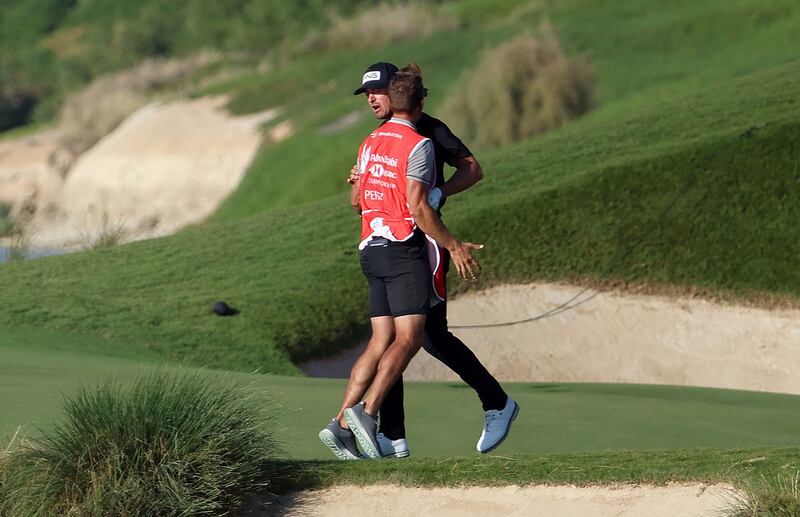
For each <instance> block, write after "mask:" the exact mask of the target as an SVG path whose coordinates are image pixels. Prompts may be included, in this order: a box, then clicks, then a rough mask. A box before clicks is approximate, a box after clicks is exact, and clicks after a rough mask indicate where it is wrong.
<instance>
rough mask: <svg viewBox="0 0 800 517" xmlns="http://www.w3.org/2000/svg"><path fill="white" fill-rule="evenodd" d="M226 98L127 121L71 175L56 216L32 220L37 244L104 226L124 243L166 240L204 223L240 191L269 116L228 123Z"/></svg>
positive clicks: (152, 110) (146, 112) (178, 104)
mask: <svg viewBox="0 0 800 517" xmlns="http://www.w3.org/2000/svg"><path fill="white" fill-rule="evenodd" d="M225 103H226V98H225V97H205V98H201V99H195V100H182V101H174V102H170V103H167V104H150V105H148V106H145V107H143V108H141V109H139V110H138V111H136V112H135V113H134V114H133V115H131V116H130V117H129V118H128V119H126V120H125V122H123V123H122V124H121V125H120V126H119V127H118V128H117V129H115V130H114V131H113V132H112V133H111V134H109V135H107V136H106V137H105V138H103V139H102V140H101V141H100V142H98V143H97V144H96V145H95V146H94V147H92V148H91V149H90V150H89V151H87V152H86V153H84V154H83V155H82V156H81V157H80V158H79V159H78V161H77V162H76V163H75V165H74V167H73V168H72V169H71V170H70V172H69V174H68V176H67V178H66V180H65V181H64V183H63V185H62V188H61V189H60V191H58V192H56V193H55V194H54V195H55V196H56V199H55V200H54V204H56V205H57V206H58V213H57V214H56V215H55V216H54V217H51V216H48V217H46V218H43V219H38V220H37V221H36V223H37V228H36V229H37V240H39V241H41V242H44V243H48V244H62V243H65V242H66V243H70V241H75V240H81V239H85V237H86V234H91V233H92V232H93V231H97V230H98V229H99V228H100V227H101V226H102V225H103V224H109V225H112V226H120V225H122V226H124V227H125V233H126V237H127V239H126V240H129V239H138V238H149V237H157V236H162V235H167V234H170V233H173V232H175V231H177V230H178V229H180V228H182V227H184V226H187V225H190V224H194V223H197V222H200V221H202V220H203V219H205V218H206V217H207V216H208V215H210V214H211V213H212V212H213V211H214V210H215V209H216V208H217V206H218V205H219V203H220V202H221V201H222V200H223V199H225V197H226V196H227V195H228V194H229V193H230V192H231V191H232V190H233V189H235V188H236V186H237V185H238V184H239V182H240V180H241V178H242V176H243V174H244V172H245V170H246V169H247V166H248V165H249V164H250V161H251V160H252V159H253V157H254V155H255V153H256V151H257V150H258V147H259V145H260V144H261V134H260V131H259V126H260V125H261V124H262V123H264V122H266V121H268V120H270V119H271V118H273V117H274V116H275V114H276V112H275V111H274V110H272V111H268V112H263V113H258V114H255V115H249V116H246V117H233V116H231V115H230V114H229V113H227V111H225V109H224V105H225Z"/></svg>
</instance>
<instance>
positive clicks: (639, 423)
mask: <svg viewBox="0 0 800 517" xmlns="http://www.w3.org/2000/svg"><path fill="white" fill-rule="evenodd" d="M39 335H40V337H41V339H44V340H48V341H49V342H50V343H53V342H62V343H64V344H66V345H68V344H70V343H69V339H72V338H67V341H66V342H65V341H64V340H59V339H58V338H57V337H56V336H54V335H53V334H52V333H47V332H45V333H41V334H39ZM27 345H28V346H26V344H25V343H24V342H21V341H19V340H16V339H8V338H6V337H3V338H1V339H0V354H2V357H3V362H2V367H0V373H1V374H2V379H3V384H2V388H3V389H2V393H3V396H2V398H0V437H9V436H11V435H12V434H13V433H14V432H16V430H17V428H18V427H19V426H22V427H21V430H20V432H21V435H23V436H25V435H35V434H37V432H38V431H37V428H42V429H47V428H48V427H50V426H52V425H53V424H54V422H57V421H58V420H59V418H60V415H61V407H60V406H61V399H62V396H63V395H72V394H74V393H75V392H76V390H77V389H78V388H79V387H80V386H88V387H90V386H94V385H97V384H100V383H102V382H103V381H105V380H107V379H109V378H113V379H115V380H117V381H119V382H121V383H122V384H126V383H129V382H131V381H133V380H134V379H135V377H136V376H137V375H138V374H140V373H141V372H142V371H143V370H147V369H152V368H154V366H153V363H149V362H140V361H133V360H129V359H119V358H112V357H102V356H100V355H99V354H91V355H89V354H80V353H75V352H74V351H70V350H66V349H59V348H56V347H50V349H49V350H48V351H47V352H46V353H43V352H41V351H39V350H31V347H30V346H29V344H27ZM162 368H164V369H166V370H167V371H168V372H169V371H171V372H175V374H179V373H180V372H187V371H188V372H194V371H195V370H194V369H178V368H175V367H171V366H168V365H165V366H163V367H162ZM196 371H197V372H199V374H200V375H202V376H207V377H208V378H209V379H211V378H220V377H222V378H228V379H230V380H231V381H232V382H234V381H235V382H239V383H243V384H246V385H248V386H250V388H251V389H252V390H254V391H255V392H257V393H259V394H262V395H263V397H264V403H265V404H268V405H269V407H278V408H279V409H278V411H277V414H276V425H277V429H278V431H279V433H278V438H279V440H280V441H281V442H283V449H284V451H285V453H286V457H287V458H291V459H294V460H311V459H314V460H325V459H331V458H332V455H331V454H330V452H329V451H327V449H325V448H324V447H323V446H322V445H321V444H320V443H319V440H318V438H317V432H318V431H319V430H320V429H321V428H322V426H324V425H325V424H326V423H327V421H328V420H329V419H330V418H331V417H332V416H333V415H334V414H335V413H336V411H337V410H338V407H339V404H340V402H341V395H342V392H343V389H344V381H343V380H332V379H312V378H305V377H285V376H272V375H250V374H240V373H230V372H228V373H224V372H218V371H209V370H196ZM507 389H508V391H509V393H511V395H512V396H513V397H514V398H515V399H516V400H517V401H519V403H520V406H521V408H522V409H521V412H520V416H519V418H518V419H517V421H516V422H515V424H514V430H513V433H512V434H511V435H510V437H509V439H508V441H507V442H506V443H505V444H504V445H503V446H502V448H501V449H498V451H497V455H500V456H508V455H538V454H554V453H577V452H589V451H604V450H621V449H631V450H641V449H686V448H698V447H713V448H743V447H763V446H784V447H785V446H792V445H795V444H797V436H798V435H800V421H798V420H797V414H798V413H799V412H800V397H797V396H792V395H780V394H769V393H755V392H744V391H732V390H715V389H702V388H686V387H668V386H643V385H610V384H555V383H550V384H542V383H509V384H508V385H507ZM406 400H407V419H408V420H407V427H408V429H407V431H408V440H409V443H410V445H411V447H412V451H413V455H414V456H415V457H443V456H467V457H471V456H472V457H477V456H476V453H475V454H473V451H474V447H475V442H476V440H477V437H478V436H479V434H480V429H481V425H482V423H483V420H482V416H483V413H482V411H481V409H480V405H479V403H478V400H477V398H476V397H475V395H474V393H473V392H472V390H470V389H469V388H468V387H466V386H465V385H463V384H461V383H421V382H416V383H408V386H407V389H406Z"/></svg>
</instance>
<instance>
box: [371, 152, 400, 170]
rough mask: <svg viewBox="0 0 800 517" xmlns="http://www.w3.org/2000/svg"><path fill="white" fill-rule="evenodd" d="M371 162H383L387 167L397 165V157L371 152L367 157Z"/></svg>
mask: <svg viewBox="0 0 800 517" xmlns="http://www.w3.org/2000/svg"><path fill="white" fill-rule="evenodd" d="M369 159H370V160H372V161H373V162H379V163H385V164H386V165H388V166H389V167H397V158H394V157H392V156H384V155H382V154H374V153H373V154H372V155H371V156H370V157H369Z"/></svg>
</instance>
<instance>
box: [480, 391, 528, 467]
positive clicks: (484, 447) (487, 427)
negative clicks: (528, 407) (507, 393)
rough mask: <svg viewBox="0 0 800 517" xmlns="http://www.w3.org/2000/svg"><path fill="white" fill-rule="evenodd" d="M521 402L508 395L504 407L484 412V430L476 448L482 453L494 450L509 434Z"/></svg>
mask: <svg viewBox="0 0 800 517" xmlns="http://www.w3.org/2000/svg"><path fill="white" fill-rule="evenodd" d="M517 413H519V404H517V403H516V402H514V400H513V399H512V398H511V397H508V400H507V401H506V406H505V407H504V408H503V409H500V410H497V409H490V410H489V411H485V412H484V414H483V432H482V433H481V437H480V438H479V439H478V444H477V446H476V448H477V449H478V452H480V453H481V454H484V453H487V452H490V451H493V450H494V449H496V448H497V446H498V445H500V444H501V443H503V440H505V439H506V437H507V436H508V432H509V431H510V430H511V423H512V422H513V421H514V419H516V418H517Z"/></svg>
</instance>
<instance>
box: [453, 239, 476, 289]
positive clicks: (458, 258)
mask: <svg viewBox="0 0 800 517" xmlns="http://www.w3.org/2000/svg"><path fill="white" fill-rule="evenodd" d="M482 249H483V244H473V243H471V242H460V241H456V245H455V246H453V249H451V250H449V251H450V258H451V259H452V260H453V264H455V266H456V271H458V276H460V277H461V278H463V279H465V280H475V279H476V278H478V273H479V272H480V269H481V265H480V264H478V261H477V260H475V259H474V258H473V256H472V253H470V250H482Z"/></svg>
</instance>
